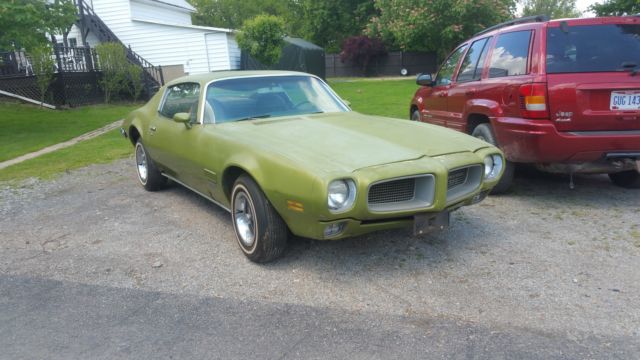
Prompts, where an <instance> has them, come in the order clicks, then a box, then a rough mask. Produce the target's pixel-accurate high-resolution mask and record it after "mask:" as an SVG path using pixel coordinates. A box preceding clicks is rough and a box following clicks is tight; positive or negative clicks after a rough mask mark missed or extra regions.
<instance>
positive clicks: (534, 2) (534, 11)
mask: <svg viewBox="0 0 640 360" xmlns="http://www.w3.org/2000/svg"><path fill="white" fill-rule="evenodd" d="M522 5H523V8H522V16H533V15H547V16H549V17H550V18H551V19H560V18H575V17H580V15H581V13H580V11H579V10H578V9H577V8H576V0H522Z"/></svg>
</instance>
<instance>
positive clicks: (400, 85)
mask: <svg viewBox="0 0 640 360" xmlns="http://www.w3.org/2000/svg"><path fill="white" fill-rule="evenodd" d="M329 85H331V87H332V88H333V89H334V90H335V91H336V92H337V93H338V94H339V95H340V97H342V98H343V99H344V100H347V101H349V102H351V108H352V109H353V110H355V111H358V112H361V113H363V114H369V115H383V116H390V117H395V118H400V119H408V118H409V104H410V103H411V98H412V97H413V94H414V93H415V92H416V90H417V89H418V85H416V80H415V78H411V79H403V80H379V79H363V80H353V79H339V80H338V79H335V80H331V79H330V80H329Z"/></svg>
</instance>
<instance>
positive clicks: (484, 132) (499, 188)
mask: <svg viewBox="0 0 640 360" xmlns="http://www.w3.org/2000/svg"><path fill="white" fill-rule="evenodd" d="M471 136H473V137H476V138H478V139H480V140H484V141H486V142H488V143H489V144H491V145H493V146H498V144H497V142H496V138H495V136H494V135H493V130H492V129H491V125H489V124H480V125H478V126H476V128H475V129H473V132H472V133H471ZM515 167H516V166H515V164H514V163H512V162H511V161H509V160H506V159H505V164H504V173H503V174H502V177H501V178H500V181H498V184H497V185H496V186H495V187H494V188H493V189H492V190H491V193H492V194H503V193H505V192H507V191H508V190H509V188H510V187H511V183H512V182H513V174H514V172H515Z"/></svg>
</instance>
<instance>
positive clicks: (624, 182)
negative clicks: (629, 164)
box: [609, 170, 640, 189]
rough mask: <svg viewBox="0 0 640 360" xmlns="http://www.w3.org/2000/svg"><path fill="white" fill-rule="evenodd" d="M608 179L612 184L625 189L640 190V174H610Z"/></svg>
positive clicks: (628, 171)
mask: <svg viewBox="0 0 640 360" xmlns="http://www.w3.org/2000/svg"><path fill="white" fill-rule="evenodd" d="M609 179H611V182H613V183H614V184H616V185H618V186H621V187H624V188H627V189H640V172H638V171H636V170H627V171H622V172H618V173H611V174H609Z"/></svg>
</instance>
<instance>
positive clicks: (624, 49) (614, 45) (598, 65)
mask: <svg viewBox="0 0 640 360" xmlns="http://www.w3.org/2000/svg"><path fill="white" fill-rule="evenodd" d="M635 67H639V68H640V25H631V24H607V25H587V26H560V27H557V28H549V29H548V31H547V73H548V74H554V73H578V72H602V71H629V70H630V69H632V68H635Z"/></svg>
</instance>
